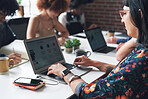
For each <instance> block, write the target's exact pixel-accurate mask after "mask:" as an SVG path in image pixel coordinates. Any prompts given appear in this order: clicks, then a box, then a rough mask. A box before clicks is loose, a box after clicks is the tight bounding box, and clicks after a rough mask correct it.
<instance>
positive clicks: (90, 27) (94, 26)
mask: <svg viewBox="0 0 148 99" xmlns="http://www.w3.org/2000/svg"><path fill="white" fill-rule="evenodd" d="M96 27H98V25H96V24H92V25H90V26H89V28H88V29H93V28H96Z"/></svg>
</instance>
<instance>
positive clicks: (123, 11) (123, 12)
mask: <svg viewBox="0 0 148 99" xmlns="http://www.w3.org/2000/svg"><path fill="white" fill-rule="evenodd" d="M128 11H129V10H119V14H120V17H121V18H123V17H124V15H126V14H127V13H128Z"/></svg>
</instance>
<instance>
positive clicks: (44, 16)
mask: <svg viewBox="0 0 148 99" xmlns="http://www.w3.org/2000/svg"><path fill="white" fill-rule="evenodd" d="M68 6H69V0H37V7H38V9H39V10H40V11H41V13H40V14H39V15H36V16H35V17H32V18H31V19H30V21H29V25H28V29H27V39H30V38H34V37H40V36H46V35H52V34H56V31H55V30H57V31H58V32H59V35H58V41H59V43H60V45H63V44H64V42H65V38H67V37H68V36H69V33H68V31H67V29H66V28H65V27H64V26H63V25H62V24H61V23H60V22H59V21H58V20H57V16H59V15H60V14H61V13H62V12H65V11H67V10H68Z"/></svg>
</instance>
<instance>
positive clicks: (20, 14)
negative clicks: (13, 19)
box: [17, 0, 24, 16]
mask: <svg viewBox="0 0 148 99" xmlns="http://www.w3.org/2000/svg"><path fill="white" fill-rule="evenodd" d="M17 2H18V4H19V10H18V14H19V16H24V6H23V5H21V2H22V0H17Z"/></svg>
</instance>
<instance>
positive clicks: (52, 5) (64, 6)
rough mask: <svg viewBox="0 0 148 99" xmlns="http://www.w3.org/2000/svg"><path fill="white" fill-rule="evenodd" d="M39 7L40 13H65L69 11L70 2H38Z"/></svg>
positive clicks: (61, 0) (49, 0)
mask: <svg viewBox="0 0 148 99" xmlns="http://www.w3.org/2000/svg"><path fill="white" fill-rule="evenodd" d="M37 7H38V9H39V10H40V11H42V10H45V9H48V8H49V9H50V10H53V11H55V12H58V13H63V12H65V11H67V10H68V9H69V0H37Z"/></svg>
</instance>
